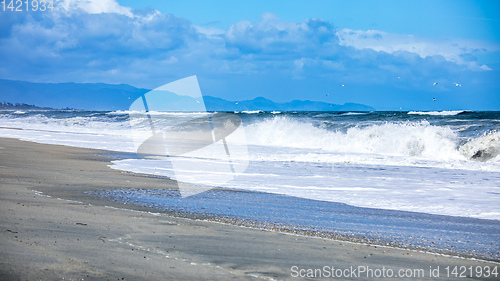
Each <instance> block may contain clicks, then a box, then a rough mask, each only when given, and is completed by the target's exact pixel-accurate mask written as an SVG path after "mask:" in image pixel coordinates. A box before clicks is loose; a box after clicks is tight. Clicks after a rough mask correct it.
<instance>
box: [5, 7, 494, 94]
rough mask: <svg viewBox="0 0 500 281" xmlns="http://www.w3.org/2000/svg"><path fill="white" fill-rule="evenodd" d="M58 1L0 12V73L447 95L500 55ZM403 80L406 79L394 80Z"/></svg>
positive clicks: (245, 89)
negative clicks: (200, 22)
mask: <svg viewBox="0 0 500 281" xmlns="http://www.w3.org/2000/svg"><path fill="white" fill-rule="evenodd" d="M54 7H55V9H54V11H53V12H30V13H22V14H17V13H3V14H2V17H0V26H1V27H0V60H1V61H2V63H1V64H0V78H5V79H16V80H27V81H34V82H68V81H71V82H105V83H127V84H131V85H135V86H139V87H146V88H154V87H156V86H158V85H161V84H164V83H165V82H168V81H170V80H175V79H178V78H182V77H185V76H189V75H193V74H196V75H198V76H199V77H202V78H201V80H202V81H203V79H204V78H205V79H206V81H207V82H206V85H208V86H213V87H218V89H219V94H220V96H221V97H224V98H229V99H231V96H230V95H240V96H235V97H234V99H241V98H242V97H244V95H245V94H246V95H248V97H249V98H252V97H255V96H258V95H265V94H266V93H265V91H266V90H267V91H272V94H274V95H277V97H278V98H277V100H278V101H279V100H282V101H285V100H290V99H292V98H304V97H303V96H302V97H301V96H300V95H304V94H305V93H304V91H307V89H311V91H312V90H314V91H323V90H324V91H327V90H328V89H329V88H332V87H333V86H334V85H339V84H345V83H348V84H356V85H359V86H360V87H361V86H364V87H369V86H370V87H380V86H383V85H391V87H392V88H398V87H399V88H401V89H405V88H408V89H409V88H411V89H416V90H419V89H421V90H424V89H428V86H429V85H430V84H432V82H434V81H440V82H442V83H440V84H441V85H443V86H441V87H442V88H441V90H442V91H447V90H450V89H452V86H453V84H452V83H453V82H455V81H458V82H461V84H466V83H464V82H463V80H464V79H466V77H475V78H477V79H479V78H480V77H483V76H484V74H483V73H486V72H489V71H492V69H494V68H493V67H492V66H488V65H485V64H479V63H478V61H477V58H476V56H477V55H478V54H481V53H488V52H497V51H498V48H497V46H495V45H494V44H489V45H488V44H486V45H484V46H483V45H481V44H480V42H479V43H478V42H472V43H471V42H468V41H462V42H452V41H446V42H440V41H432V40H423V39H419V38H415V37H413V36H412V35H398V34H388V33H385V32H383V31H375V30H368V31H359V30H350V29H341V30H339V29H337V28H336V27H335V26H334V24H333V23H330V22H326V21H323V20H321V19H306V20H304V21H302V22H286V21H282V20H280V19H279V18H278V17H277V16H276V15H273V14H270V13H266V14H263V15H262V17H261V20H260V21H258V22H254V23H252V22H249V21H240V22H236V23H234V24H233V25H232V26H230V27H229V28H228V29H227V30H217V29H210V28H204V27H200V26H195V25H193V24H192V23H190V22H189V21H188V20H186V19H183V18H179V17H176V16H174V15H165V14H161V13H160V12H158V11H156V10H152V9H145V10H134V9H132V8H128V7H123V6H120V5H119V4H118V3H117V2H116V1H115V0H85V1H77V0H63V1H55V3H54ZM203 77H204V78H203ZM478 77H479V78H478ZM477 79H476V80H477ZM217 81H219V82H217ZM399 81H404V83H405V84H401V85H400V86H397V85H396V86H394V85H393V84H394V83H395V82H399ZM483 82H484V81H480V80H478V81H476V82H475V83H483ZM471 83H472V82H471ZM223 85H224V86H223ZM258 85H260V87H259V86H258ZM280 85H281V88H280ZM297 85H304V86H303V88H301V87H296V86H297ZM311 85H315V86H314V87H313V88H311ZM279 89H281V90H279ZM431 90H436V89H431ZM213 91H215V90H213ZM250 91H254V92H255V93H253V96H251V95H252V94H251V93H250ZM258 91H260V92H258ZM263 92H264V93H263ZM211 94H212V95H215V96H217V93H211ZM269 94H271V93H269ZM346 95H347V94H346ZM356 97H357V96H356V95H351V99H350V100H349V99H348V97H347V96H340V97H339V98H340V99H344V100H338V102H342V101H344V102H345V101H357V102H366V101H361V100H356ZM353 99H354V100H353Z"/></svg>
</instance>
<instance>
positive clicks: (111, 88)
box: [0, 79, 375, 111]
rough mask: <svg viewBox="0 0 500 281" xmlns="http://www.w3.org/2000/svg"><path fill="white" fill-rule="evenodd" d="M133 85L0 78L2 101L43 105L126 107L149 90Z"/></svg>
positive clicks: (229, 106) (208, 101)
mask: <svg viewBox="0 0 500 281" xmlns="http://www.w3.org/2000/svg"><path fill="white" fill-rule="evenodd" d="M149 91H150V90H148V89H140V88H136V87H133V86H130V85H125V84H120V85H112V84H103V83H88V84H83V83H31V82H24V81H14V80H4V79H0V102H4V103H11V104H16V103H17V104H34V105H36V106H40V107H51V108H58V109H61V108H74V109H85V110H127V109H129V107H130V105H131V104H132V102H133V101H135V100H136V99H137V98H139V97H140V96H141V95H143V94H145V93H147V92H149ZM203 100H204V102H205V107H206V108H207V110H208V111H243V110H262V111H273V110H279V111H374V110H375V108H373V107H371V106H368V105H364V104H357V103H346V104H343V105H338V104H331V103H326V102H319V101H310V100H305V101H303V100H294V101H291V102H286V103H277V102H274V101H271V100H269V99H266V98H263V97H258V98H255V99H253V100H244V101H228V100H225V99H221V98H216V97H211V96H204V97H203Z"/></svg>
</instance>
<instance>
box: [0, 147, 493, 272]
mask: <svg viewBox="0 0 500 281" xmlns="http://www.w3.org/2000/svg"><path fill="white" fill-rule="evenodd" d="M0 147H1V148H3V149H0V157H1V158H0V159H1V166H2V169H0V170H1V171H0V173H1V181H2V188H1V197H0V198H1V201H2V204H1V207H0V208H1V210H2V212H1V214H3V215H2V216H1V217H2V219H1V227H2V229H1V233H2V234H1V236H0V245H1V246H2V247H1V248H3V249H5V255H3V256H4V257H3V258H1V260H0V277H9V278H10V277H13V278H14V279H17V277H19V279H20V278H21V277H22V278H25V277H28V278H29V279H35V278H36V279H38V278H40V279H44V280H45V279H54V278H53V277H55V278H61V276H66V277H67V278H69V277H72V278H80V277H81V278H83V277H85V276H84V275H89V276H90V277H92V276H93V278H90V279H96V280H101V279H102V280H105V279H106V278H109V277H110V276H114V275H121V276H123V277H121V278H129V279H130V280H133V279H134V278H135V279H145V276H146V277H147V278H148V279H151V280H161V279H165V276H170V277H172V278H173V279H190V278H194V279H197V278H196V277H198V278H199V277H200V276H202V274H207V275H206V276H212V278H213V279H217V280H229V279H234V278H242V279H246V278H254V277H252V276H253V275H256V276H258V277H260V278H263V279H266V278H267V279H269V278H272V279H288V278H290V277H291V276H290V267H291V266H293V265H298V266H299V267H301V268H305V267H307V266H310V267H311V268H315V266H316V267H317V266H320V265H329V264H332V263H335V264H336V265H337V266H340V267H342V266H345V267H347V266H348V265H355V264H372V265H374V266H375V265H381V264H385V265H386V266H393V267H395V268H396V267H398V266H399V267H401V268H404V267H408V268H409V267H414V268H418V266H421V267H424V266H425V267H426V268H429V265H430V264H432V265H434V266H438V265H442V266H443V267H442V268H444V265H455V264H457V265H464V266H465V265H467V266H477V265H481V266H484V265H488V266H496V264H497V263H492V262H489V261H486V260H472V259H467V258H464V257H460V256H459V257H446V256H442V255H440V254H434V253H432V254H429V253H422V252H418V250H411V251H410V250H408V249H404V248H390V249H389V248H387V247H385V246H380V245H367V244H366V245H363V244H358V243H354V242H349V241H342V240H329V239H324V238H328V237H317V236H316V237H311V236H307V235H304V236H302V235H301V234H297V233H281V232H278V231H279V230H277V231H273V229H267V228H266V230H264V229H261V228H255V227H247V226H243V227H242V226H237V225H233V224H231V223H227V222H224V221H221V222H218V223H217V221H210V220H208V221H207V220H199V219H198V218H196V217H195V216H191V217H186V218H182V217H176V216H172V214H168V213H165V214H160V215H156V214H153V213H151V212H152V209H151V208H146V207H141V206H136V205H129V204H127V205H124V204H123V203H118V202H113V201H106V200H104V199H102V198H101V199H98V198H95V195H90V194H84V193H83V191H98V190H108V189H119V188H149V189H150V188H151V187H152V186H156V187H157V188H162V189H164V188H171V189H175V188H176V185H175V184H174V183H172V182H166V181H165V179H158V178H151V177H147V176H141V175H136V174H131V173H126V172H120V171H116V170H113V169H111V168H109V167H108V165H109V164H110V163H109V161H110V160H112V157H110V155H115V153H114V152H109V151H102V150H101V151H100V150H92V149H83V148H74V147H66V146H57V145H46V144H37V143H31V142H23V141H20V140H16V139H6V138H0ZM118 154H123V153H116V155H118ZM37 192H38V193H37ZM48 196H50V197H48ZM58 198H61V200H59V199H58ZM80 202H81V203H80ZM23 203H24V206H23ZM125 206H126V208H125ZM110 207H112V208H110ZM29 208H32V209H30V211H27V209H29ZM31 210H33V211H31ZM134 211H142V212H144V213H137V212H134ZM69 214H71V216H70V215H69ZM58 215H62V216H61V217H58ZM216 219H217V218H214V220H216ZM222 220H223V219H222ZM132 222H133V223H132ZM214 222H216V223H214ZM58 223H59V224H58ZM106 224H107V226H106ZM54 227H55V228H54ZM164 228H165V229H164ZM56 229H59V230H57V231H55V230H56ZM90 229H91V231H89V230H90ZM166 229H168V230H166ZM267 230H269V231H267ZM54 233H57V235H54ZM99 233H103V234H99ZM165 233H170V234H174V233H175V235H166V234H165ZM227 233H231V234H232V235H230V236H227ZM98 234H99V235H98ZM177 235H178V236H179V237H180V238H179V239H175V241H174V242H172V243H169V242H168V241H170V240H171V239H172V238H171V237H169V236H173V237H177ZM53 236H55V237H56V239H54V238H52V237H53ZM59 236H60V237H62V238H59ZM101 236H104V237H101ZM74 237H79V238H77V239H80V240H78V241H86V244H85V245H79V246H77V245H74V243H75V241H71V243H70V241H69V240H71V238H74ZM312 238H314V239H312ZM59 239H62V240H63V241H62V242H59V245H57V244H58V243H54V242H57V241H58V240H59ZM20 240H22V241H23V242H21V241H20ZM27 241H30V242H27ZM48 241H52V242H51V243H48ZM61 245H62V246H61ZM214 245H217V247H214ZM176 246H177V248H175V247H176ZM103 247H104V248H105V249H101V248H103ZM127 247H128V248H127ZM131 247H132V248H135V249H136V251H135V252H136V253H137V252H141V253H148V256H149V255H151V257H148V258H149V259H148V258H146V256H145V255H144V257H142V254H141V256H140V257H136V256H134V257H132V256H129V255H128V254H129V253H130V252H133V250H130V248H131ZM172 247H173V248H172ZM125 248H127V249H125ZM221 248H223V249H221ZM254 248H255V249H254ZM137 249H140V250H137ZM145 249H150V250H149V251H146V250H145ZM174 249H177V250H174ZM325 249H327V250H325ZM328 249H329V250H328ZM103 250H106V251H107V254H106V253H103V252H102V251H103ZM96 251H97V252H98V253H99V252H100V253H102V254H103V255H104V256H102V257H100V256H99V255H98V256H97V257H96V260H95V261H94V260H93V258H94V257H93V253H95V252H96ZM129 251H130V252H129ZM125 253H126V254H125ZM136 253H134V255H135V254H136ZM297 254H300V255H297ZM166 256H169V257H168V258H166ZM30 257H31V258H30ZM106 258H108V259H110V261H107V260H106ZM138 258H143V259H144V260H140V259H139V260H137V259H138ZM176 258H177V259H176ZM30 259H31V260H32V261H31V262H30V265H29V266H26V265H27V264H26V261H27V260H30ZM183 259H184V260H187V261H190V262H186V261H183ZM61 260H62V265H61V266H59V265H57V262H61ZM56 261H57V262H56ZM71 261H74V262H71ZM145 261H149V262H150V264H149V265H148V264H147V263H146V264H144V262H145ZM263 261H266V262H263ZM135 262H137V263H138V264H141V267H140V268H141V269H146V268H147V269H148V270H146V271H147V272H145V273H148V274H149V275H144V276H143V275H137V274H136V273H134V272H133V271H132V270H131V268H133V267H134V266H133V265H134V263H135ZM497 262H498V261H497ZM101 263H102V265H101ZM120 263H121V264H122V265H120V266H118V265H117V264H120ZM164 263H167V264H171V265H172V267H174V268H171V267H170V266H164V265H162V264H164ZM193 263H194V264H193ZM152 264H154V265H152ZM106 265H107V266H106ZM23 266H25V267H26V268H23ZM129 267H130V268H129ZM164 267H166V268H164ZM191 267H194V268H196V269H195V270H194V272H193V271H192V270H191V269H189V268H191ZM110 268H113V269H112V270H110ZM167 268H168V270H167ZM190 270H191V271H190ZM113 274H114V275H113ZM169 274H170V275H169ZM82 276H83V277H82ZM118 277H119V276H118ZM160 277H161V278H160ZM0 279H3V278H0ZM85 279H86V278H85Z"/></svg>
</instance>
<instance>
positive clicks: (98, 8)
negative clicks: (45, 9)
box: [54, 0, 133, 17]
mask: <svg viewBox="0 0 500 281" xmlns="http://www.w3.org/2000/svg"><path fill="white" fill-rule="evenodd" d="M54 7H55V8H59V9H63V10H65V11H67V12H72V11H74V10H83V11H85V12H86V13H89V14H101V13H114V14H121V15H125V16H128V17H133V13H132V9H131V8H129V7H124V6H121V5H120V4H119V3H118V2H117V1H116V0H56V3H54Z"/></svg>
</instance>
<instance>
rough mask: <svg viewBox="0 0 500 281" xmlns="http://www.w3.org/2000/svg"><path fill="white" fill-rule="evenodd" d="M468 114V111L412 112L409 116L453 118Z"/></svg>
mask: <svg viewBox="0 0 500 281" xmlns="http://www.w3.org/2000/svg"><path fill="white" fill-rule="evenodd" d="M464 112H468V111H467V110H454V111H410V112H408V114H416V115H441V116H453V115H458V114H460V113H464Z"/></svg>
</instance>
